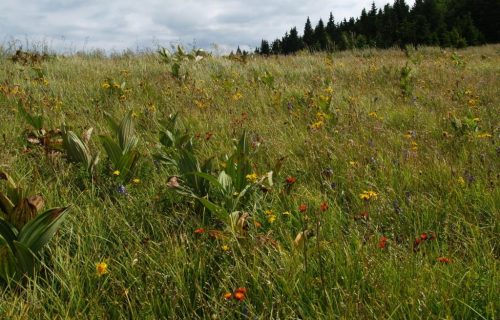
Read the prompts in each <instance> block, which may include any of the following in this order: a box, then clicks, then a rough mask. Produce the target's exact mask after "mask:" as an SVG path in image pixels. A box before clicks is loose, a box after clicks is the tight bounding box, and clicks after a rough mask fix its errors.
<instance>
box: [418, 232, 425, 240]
mask: <svg viewBox="0 0 500 320" xmlns="http://www.w3.org/2000/svg"><path fill="white" fill-rule="evenodd" d="M420 239H422V240H427V233H425V232H424V233H422V234H421V235H420Z"/></svg>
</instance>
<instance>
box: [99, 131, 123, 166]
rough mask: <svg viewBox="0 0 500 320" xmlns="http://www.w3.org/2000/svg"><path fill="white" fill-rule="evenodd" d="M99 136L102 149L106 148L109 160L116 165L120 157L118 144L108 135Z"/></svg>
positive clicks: (120, 152)
mask: <svg viewBox="0 0 500 320" xmlns="http://www.w3.org/2000/svg"><path fill="white" fill-rule="evenodd" d="M99 138H100V139H101V143H102V146H103V147H104V150H106V153H107V154H108V157H109V160H111V162H113V164H114V165H115V166H118V165H119V164H120V161H121V158H122V150H121V149H120V146H119V145H118V144H116V142H114V141H113V140H112V139H111V138H110V137H108V136H99Z"/></svg>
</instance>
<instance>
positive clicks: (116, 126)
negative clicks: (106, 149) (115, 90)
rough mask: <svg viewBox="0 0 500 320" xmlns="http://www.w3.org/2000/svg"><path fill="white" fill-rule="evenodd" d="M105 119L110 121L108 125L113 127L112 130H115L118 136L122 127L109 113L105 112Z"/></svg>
mask: <svg viewBox="0 0 500 320" xmlns="http://www.w3.org/2000/svg"><path fill="white" fill-rule="evenodd" d="M104 117H105V118H106V120H107V121H108V124H109V126H110V127H111V130H113V132H114V133H115V135H118V132H119V130H120V126H119V125H118V123H117V122H116V121H115V119H113V117H112V116H111V115H110V114H109V113H107V112H106V111H105V112H104Z"/></svg>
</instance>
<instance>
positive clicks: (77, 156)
mask: <svg viewBox="0 0 500 320" xmlns="http://www.w3.org/2000/svg"><path fill="white" fill-rule="evenodd" d="M63 145H64V148H65V149H66V151H67V153H68V156H69V158H70V159H71V160H72V161H74V162H78V163H81V164H83V165H84V166H85V168H86V169H90V167H91V166H92V155H91V154H90V150H89V148H88V147H87V146H86V145H85V144H84V143H83V141H82V140H80V138H79V137H78V136H77V135H76V134H75V133H74V132H73V131H67V132H66V134H63Z"/></svg>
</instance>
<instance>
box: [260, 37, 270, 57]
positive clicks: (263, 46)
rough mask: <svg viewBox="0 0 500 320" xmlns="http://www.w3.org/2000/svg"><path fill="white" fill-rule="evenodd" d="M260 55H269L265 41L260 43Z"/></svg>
mask: <svg viewBox="0 0 500 320" xmlns="http://www.w3.org/2000/svg"><path fill="white" fill-rule="evenodd" d="M259 51H260V54H262V55H265V56H268V55H269V54H270V53H271V48H270V47H269V42H268V41H267V40H262V41H261V43H260V50H259Z"/></svg>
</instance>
